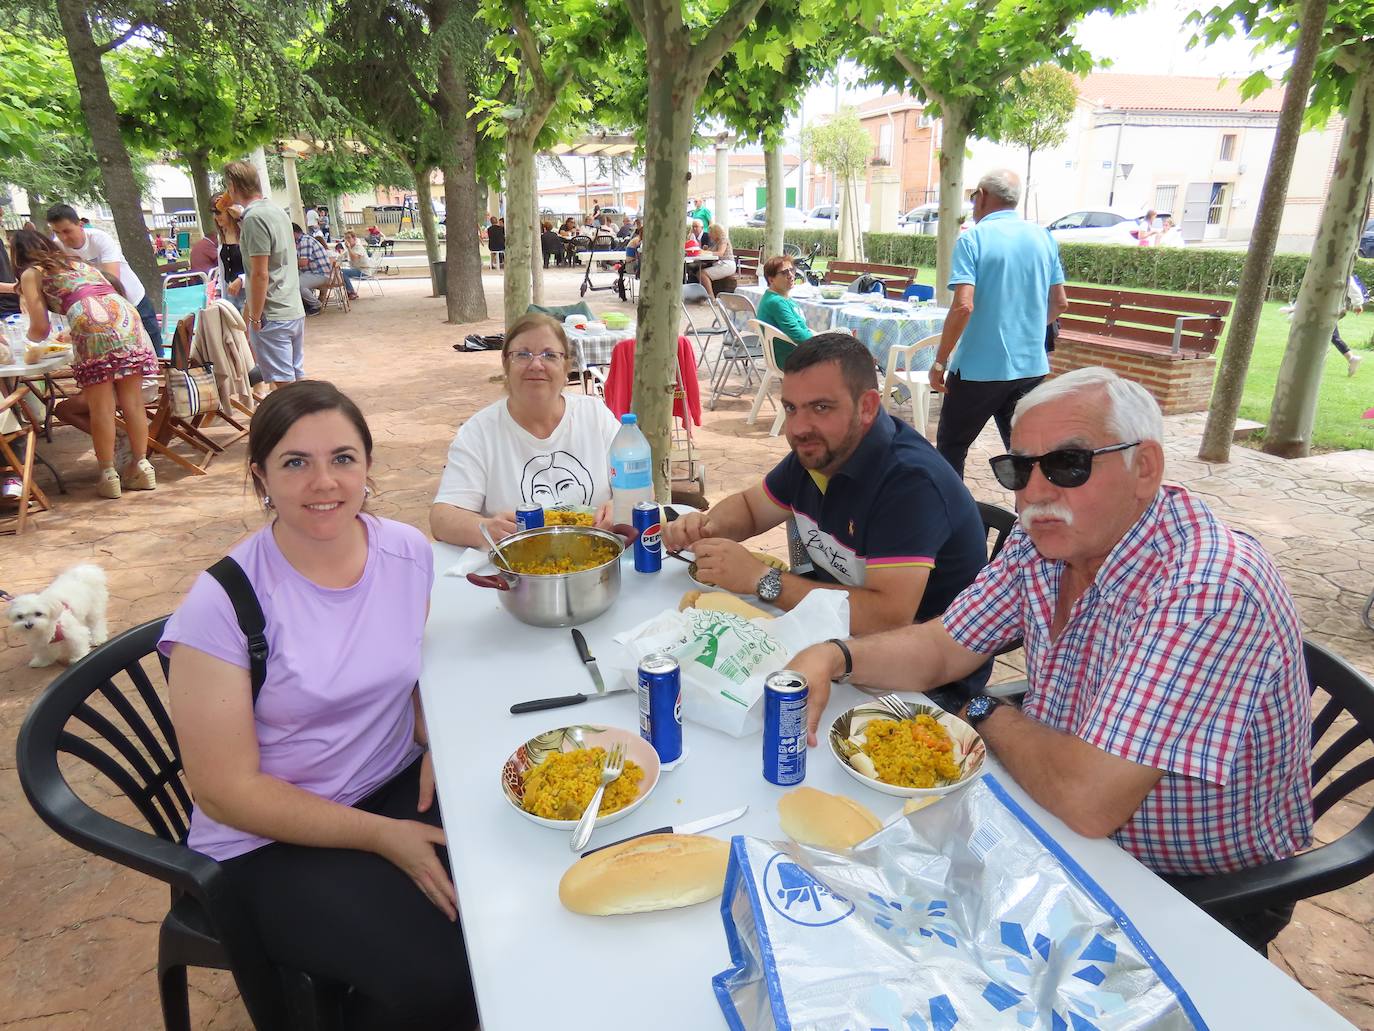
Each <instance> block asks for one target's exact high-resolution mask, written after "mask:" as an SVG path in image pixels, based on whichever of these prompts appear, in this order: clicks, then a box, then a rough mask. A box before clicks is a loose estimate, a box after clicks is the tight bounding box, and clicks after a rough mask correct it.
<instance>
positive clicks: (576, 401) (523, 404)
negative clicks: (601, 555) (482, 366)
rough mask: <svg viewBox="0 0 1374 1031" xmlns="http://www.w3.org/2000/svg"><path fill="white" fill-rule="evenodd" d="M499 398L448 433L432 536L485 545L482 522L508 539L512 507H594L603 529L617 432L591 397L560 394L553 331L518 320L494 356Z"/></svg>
mask: <svg viewBox="0 0 1374 1031" xmlns="http://www.w3.org/2000/svg"><path fill="white" fill-rule="evenodd" d="M501 365H502V367H503V368H504V369H505V373H506V391H507V395H508V396H507V397H505V398H504V399H502V400H500V401H496V402H494V403H493V404H490V405H488V406H487V407H486V408H483V409H482V410H481V411H480V412H478V413H477V414H476V415H474V416H473V417H472V418H471V419H469V420H468V421H467V422H465V423H464V424H463V425H462V426H460V427H459V428H458V434H457V436H455V437H454V438H453V444H452V445H451V446H450V447H449V451H448V465H447V466H446V467H445V468H444V475H443V477H442V478H441V479H440V481H439V492H438V494H437V495H436V496H435V498H434V504H433V505H432V506H431V507H430V510H429V528H430V532H431V533H433V534H434V536H435V538H436V539H438V540H441V541H447V542H448V543H450V544H461V545H466V546H467V547H473V548H477V547H485V546H486V544H485V541H483V539H482V531H481V526H482V524H484V523H485V524H486V528H487V531H488V532H489V533H490V534H491V535H492V536H493V537H494V538H496V539H497V540H500V539H501V538H503V537H506V536H508V535H510V534H512V533H514V532H515V509H516V506H517V505H519V504H522V503H524V504H534V505H542V506H543V507H545V508H558V507H574V508H588V507H590V508H594V509H596V521H597V525H598V526H607V527H608V526H609V525H610V522H611V518H610V511H611V504H610V500H611V485H610V460H609V455H610V449H611V440H612V438H613V437H615V435H616V432H617V431H618V430H619V429H620V424H619V423H618V422H617V421H616V418H615V415H614V414H612V412H611V410H610V409H609V408H607V407H606V405H605V402H603V401H602V400H601V399H600V398H596V397H589V396H587V395H585V394H565V393H563V388H564V387H565V386H566V385H567V382H568V372H569V370H570V369H571V368H572V366H573V355H572V348H571V346H570V345H569V343H568V338H567V336H566V335H565V334H564V333H563V327H562V326H561V325H559V324H558V323H557V322H555V321H554V320H553V319H551V318H549V317H548V316H547V315H535V314H531V315H524V316H522V317H520V318H518V319H516V320H515V322H514V323H512V324H511V327H510V328H509V329H508V330H507V331H506V340H505V344H504V345H503V346H502V348H501Z"/></svg>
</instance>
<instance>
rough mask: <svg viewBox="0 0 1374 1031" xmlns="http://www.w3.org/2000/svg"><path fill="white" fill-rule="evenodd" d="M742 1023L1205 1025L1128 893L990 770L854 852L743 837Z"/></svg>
mask: <svg viewBox="0 0 1374 1031" xmlns="http://www.w3.org/2000/svg"><path fill="white" fill-rule="evenodd" d="M721 916H722V918H723V920H724V923H725V937H726V941H727V943H728V946H729V950H730V961H731V965H730V967H729V968H728V969H726V970H724V971H722V972H721V973H719V974H717V975H716V976H715V977H714V978H713V979H712V985H713V986H714V989H715V994H716V999H717V1000H718V1001H719V1003H720V1006H721V1011H722V1012H723V1013H724V1015H725V1019H726V1023H727V1024H728V1025H729V1026H730V1027H731V1028H732V1029H734V1031H774V1029H777V1028H791V1029H794V1031H803V1029H805V1031H851V1029H859V1028H890V1029H893V1031H896V1029H897V1028H902V1029H911V1031H948V1029H952V1028H957V1031H1004V1029H1011V1031H1017V1029H1020V1028H1028V1029H1035V1031H1042V1029H1043V1031H1061V1029H1063V1031H1147V1029H1148V1031H1183V1029H1187V1028H1205V1026H1206V1025H1205V1024H1204V1023H1203V1020H1202V1017H1201V1016H1200V1015H1199V1014H1198V1011H1197V1009H1196V1008H1195V1007H1194V1005H1193V1003H1192V1001H1191V1000H1190V999H1189V998H1188V995H1187V993H1186V992H1185V991H1184V989H1183V987H1182V986H1181V985H1180V984H1179V983H1178V981H1177V980H1176V979H1175V978H1174V976H1173V975H1172V974H1171V973H1170V971H1169V969H1168V968H1167V967H1166V966H1165V965H1164V962H1163V961H1162V960H1161V959H1160V958H1159V956H1158V955H1157V954H1156V953H1155V952H1154V950H1153V949H1151V948H1150V947H1149V945H1148V944H1147V943H1146V942H1145V940H1144V939H1143V938H1142V937H1141V935H1140V933H1139V932H1138V931H1137V930H1136V929H1135V927H1134V926H1133V925H1132V924H1131V922H1130V919H1129V917H1128V916H1127V915H1126V914H1125V913H1123V912H1122V911H1121V909H1120V907H1119V906H1118V905H1117V904H1116V902H1115V901H1114V900H1113V899H1112V898H1111V897H1110V896H1108V895H1107V894H1106V893H1105V892H1104V891H1103V890H1102V888H1101V887H1100V886H1099V885H1098V884H1096V883H1095V882H1094V881H1092V879H1091V878H1089V877H1088V876H1087V875H1086V874H1085V873H1083V871H1082V870H1081V869H1080V868H1079V867H1078V865H1077V864H1076V863H1075V862H1074V860H1073V859H1072V858H1071V857H1070V856H1069V855H1068V854H1067V853H1065V852H1063V851H1062V850H1061V849H1060V848H1059V846H1057V845H1056V844H1054V842H1053V839H1050V838H1049V837H1048V836H1046V835H1045V834H1044V831H1043V830H1041V829H1040V828H1039V827H1038V826H1037V825H1036V824H1035V822H1034V821H1033V820H1032V819H1031V817H1030V816H1029V814H1027V813H1026V812H1025V811H1024V810H1023V809H1022V808H1021V807H1020V806H1019V805H1018V804H1017V803H1016V802H1015V800H1013V799H1012V798H1011V797H1010V796H1009V795H1008V794H1007V793H1006V791H1005V789H1004V788H1003V787H1002V786H1001V785H1000V784H999V783H997V780H996V779H995V778H994V777H992V776H985V777H983V778H982V779H981V780H979V781H978V782H976V783H973V784H970V785H969V786H968V787H966V788H963V789H961V790H959V791H957V792H955V793H954V794H952V795H949V796H947V797H945V798H943V799H941V800H940V801H939V803H938V804H936V805H932V806H930V807H928V808H926V809H922V810H920V811H919V812H916V813H912V814H911V815H910V816H907V817H904V818H899V819H897V820H896V821H895V822H893V823H892V824H890V825H889V826H887V827H884V828H883V829H882V830H880V831H879V832H878V833H877V834H875V835H873V836H872V837H871V838H869V839H868V840H867V841H864V842H862V843H860V844H859V845H858V846H857V847H856V848H855V849H854V850H852V851H849V852H826V851H824V850H822V849H815V848H807V847H805V846H802V845H797V844H795V843H793V842H768V841H762V840H760V839H758V838H747V837H742V836H741V837H736V838H734V840H733V842H732V844H731V850H730V862H729V866H728V867H727V868H726V873H725V891H724V895H723V897H722V899H721Z"/></svg>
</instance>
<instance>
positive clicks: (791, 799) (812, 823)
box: [778, 788, 883, 852]
mask: <svg viewBox="0 0 1374 1031" xmlns="http://www.w3.org/2000/svg"><path fill="white" fill-rule="evenodd" d="M778 822H779V823H780V824H781V825H782V830H783V833H784V834H786V835H787V836H788V837H789V838H791V839H792V840H793V841H795V842H797V843H799V844H802V845H814V846H815V847H817V848H823V849H827V850H829V851H832V852H834V851H838V850H840V849H847V848H853V847H854V846H855V845H857V844H858V843H859V842H861V841H863V840H864V839H865V838H867V837H869V836H870V835H872V834H874V833H875V832H877V831H879V830H881V829H882V826H883V824H882V821H881V820H879V819H878V818H877V817H876V816H874V815H873V814H872V813H871V812H869V810H868V808H867V807H866V806H863V805H860V804H859V803H858V802H855V801H854V800H853V799H852V798H845V797H844V796H843V795H830V794H826V793H825V792H824V791H817V790H816V789H815V788H797V789H796V790H795V791H789V792H788V793H787V794H785V795H783V796H782V798H781V799H780V800H779V801H778Z"/></svg>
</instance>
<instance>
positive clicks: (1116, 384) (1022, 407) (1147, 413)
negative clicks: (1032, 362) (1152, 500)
mask: <svg viewBox="0 0 1374 1031" xmlns="http://www.w3.org/2000/svg"><path fill="white" fill-rule="evenodd" d="M1097 389H1101V390H1103V391H1105V392H1106V394H1107V418H1106V423H1107V429H1108V430H1110V431H1111V433H1112V435H1113V436H1115V437H1116V438H1117V440H1116V441H1114V442H1113V443H1122V444H1129V443H1132V442H1134V441H1137V440H1153V441H1155V442H1157V443H1159V444H1161V445H1162V444H1163V443H1164V415H1163V413H1162V412H1160V410H1159V403H1158V402H1157V401H1155V399H1154V398H1153V397H1151V396H1150V392H1149V391H1148V390H1146V389H1145V388H1144V387H1142V386H1141V385H1140V384H1139V383H1134V382H1132V381H1131V380H1128V379H1122V378H1121V377H1120V376H1118V375H1117V374H1116V373H1114V372H1113V371H1112V370H1111V369H1104V368H1102V366H1100V365H1090V366H1088V367H1087V368H1084V369H1074V370H1073V371H1072V372H1066V373H1064V374H1063V375H1062V376H1056V377H1055V378H1054V379H1051V380H1046V381H1045V382H1044V383H1041V384H1040V385H1039V386H1038V387H1036V388H1035V389H1034V390H1032V391H1031V392H1030V393H1028V394H1027V395H1026V396H1025V397H1023V398H1021V400H1020V401H1018V402H1017V403H1016V411H1015V412H1014V413H1012V417H1011V425H1012V428H1013V429H1015V428H1016V424H1017V423H1018V422H1019V421H1020V420H1021V417H1022V416H1023V415H1025V414H1026V413H1027V412H1029V411H1030V410H1031V409H1032V408H1035V407H1036V406H1038V405H1042V404H1044V403H1045V402H1047V401H1057V400H1059V399H1060V398H1061V397H1067V396H1068V395H1069V394H1076V393H1078V392H1079V391H1081V390H1097ZM1124 457H1125V459H1126V465H1127V466H1130V465H1131V464H1132V462H1133V461H1134V458H1135V451H1134V450H1130V451H1126V452H1125V453H1124Z"/></svg>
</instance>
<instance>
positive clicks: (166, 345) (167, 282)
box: [158, 272, 210, 358]
mask: <svg viewBox="0 0 1374 1031" xmlns="http://www.w3.org/2000/svg"><path fill="white" fill-rule="evenodd" d="M209 288H210V277H209V276H207V275H206V274H205V273H204V272H169V273H167V275H165V276H163V277H162V342H163V343H162V350H163V352H164V353H163V354H160V355H159V356H158V357H161V358H168V357H170V356H171V354H172V334H173V333H174V332H175V331H176V325H177V323H178V322H180V321H181V320H182V319H184V318H185V317H186V316H187V315H195V316H196V320H197V322H199V320H200V313H201V312H202V311H203V310H204V309H205V306H206V304H208V303H209V301H208V300H207V297H208V295H209Z"/></svg>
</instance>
